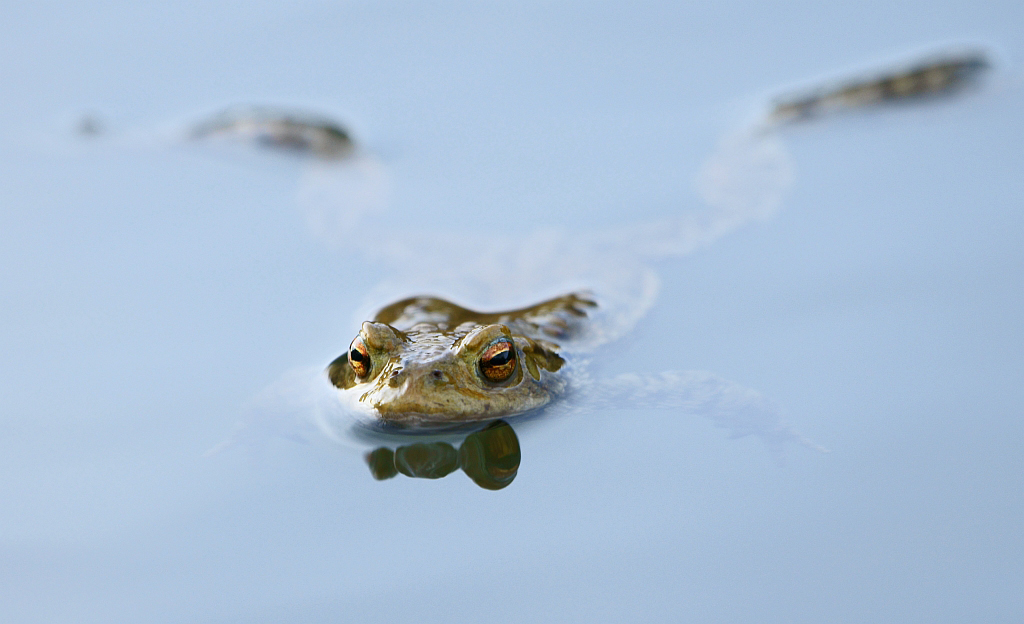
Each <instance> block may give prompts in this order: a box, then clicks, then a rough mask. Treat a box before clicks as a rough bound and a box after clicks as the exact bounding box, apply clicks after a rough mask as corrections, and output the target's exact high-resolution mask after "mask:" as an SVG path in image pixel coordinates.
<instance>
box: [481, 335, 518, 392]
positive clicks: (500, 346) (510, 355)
mask: <svg viewBox="0 0 1024 624" xmlns="http://www.w3.org/2000/svg"><path fill="white" fill-rule="evenodd" d="M515 370H516V349H515V347H514V346H512V343H511V342H509V341H508V340H505V339H499V340H496V341H494V342H493V343H491V346H489V347H487V348H486V349H485V350H484V352H483V355H481V356H480V372H481V373H483V376H484V377H486V378H487V379H488V380H489V381H494V382H499V381H505V380H506V379H508V378H509V377H511V376H512V373H514V372H515Z"/></svg>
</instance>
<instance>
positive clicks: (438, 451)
mask: <svg viewBox="0 0 1024 624" xmlns="http://www.w3.org/2000/svg"><path fill="white" fill-rule="evenodd" d="M521 458H522V455H521V453H520V449H519V438H518V437H516V432H515V431H514V430H513V429H512V426H511V425H509V424H508V423H507V422H505V421H503V420H497V421H494V422H492V423H491V424H489V425H487V426H486V427H484V428H483V429H481V430H480V431H476V432H474V433H471V434H469V435H468V436H466V439H465V440H463V442H462V444H461V445H460V446H459V448H458V450H456V449H455V447H453V446H452V445H451V444H448V443H447V442H428V443H424V442H420V443H416V444H407V445H403V446H399V447H398V448H396V449H394V450H392V449H391V448H388V447H386V446H382V447H379V448H377V449H375V450H373V451H371V452H369V453H367V454H366V463H367V465H369V467H370V474H372V475H373V478H374V479H377V480H378V481H383V480H385V479H390V478H392V477H395V476H397V475H398V473H402V474H404V475H405V476H407V477H412V478H416V479H440V478H442V477H446V476H448V475H449V474H451V473H453V472H455V471H456V470H458V469H459V468H462V471H463V472H465V473H466V475H467V476H469V478H470V479H472V480H473V481H474V482H475V483H476V484H477V485H479V486H480V487H482V488H484V489H485V490H500V489H503V488H506V487H508V486H509V485H510V484H511V483H512V480H513V479H515V478H516V474H517V473H518V472H519V462H520V460H521Z"/></svg>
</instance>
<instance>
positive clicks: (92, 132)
mask: <svg viewBox="0 0 1024 624" xmlns="http://www.w3.org/2000/svg"><path fill="white" fill-rule="evenodd" d="M104 130H105V128H104V127H103V121H102V120H101V119H100V118H99V116H98V115H94V114H91V113H87V114H85V115H82V116H81V118H79V120H78V123H77V124H75V133H77V134H78V135H79V136H83V137H90V138H91V137H95V136H99V135H101V134H103V132H104Z"/></svg>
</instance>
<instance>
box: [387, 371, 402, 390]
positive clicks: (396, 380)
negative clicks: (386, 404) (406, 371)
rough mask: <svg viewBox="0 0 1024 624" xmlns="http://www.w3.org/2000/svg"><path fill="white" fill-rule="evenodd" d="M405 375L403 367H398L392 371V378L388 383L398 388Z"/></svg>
mask: <svg viewBox="0 0 1024 624" xmlns="http://www.w3.org/2000/svg"><path fill="white" fill-rule="evenodd" d="M403 377H404V375H403V374H402V369H401V368H396V369H395V370H393V371H391V375H390V379H388V385H389V386H391V387H392V388H397V387H398V386H399V385H401V383H402V378H403Z"/></svg>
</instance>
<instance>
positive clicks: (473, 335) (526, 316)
mask: <svg viewBox="0 0 1024 624" xmlns="http://www.w3.org/2000/svg"><path fill="white" fill-rule="evenodd" d="M596 307H597V303H596V301H594V298H593V297H592V296H588V295H587V294H586V293H569V294H566V295H562V296H559V297H555V298H552V299H548V300H545V301H542V302H540V303H537V304H534V305H531V306H528V307H524V308H519V309H514V310H508V311H504V312H478V311H474V310H471V309H469V308H465V307H462V306H460V305H457V304H455V303H452V302H450V301H447V300H445V299H441V298H439V297H433V296H415V297H409V298H405V299H402V300H400V301H397V302H395V303H392V304H390V305H388V306H385V307H384V308H382V309H381V310H380V311H378V312H377V313H376V314H375V315H374V316H373V318H372V320H369V321H366V322H364V323H363V324H362V327H361V328H360V329H359V333H358V334H357V335H356V337H355V338H354V339H353V340H352V343H351V344H350V345H349V348H348V350H347V351H346V352H345V353H344V354H342V355H341V356H339V357H338V358H336V359H335V360H334V361H333V362H331V363H330V365H329V366H328V367H327V375H328V377H329V379H330V381H331V383H332V384H333V385H334V386H335V387H336V388H338V389H339V390H341V391H343V392H345V393H347V394H348V395H349V396H351V397H352V398H353V399H354V401H355V403H357V404H358V405H359V406H360V407H362V408H363V409H364V410H366V411H369V412H371V413H372V414H373V415H374V417H375V418H376V421H377V422H378V424H380V425H382V426H385V427H392V428H431V427H443V426H446V425H460V424H466V423H474V422H480V421H489V420H494V419H498V418H507V417H510V416H516V415H519V414H523V413H526V412H531V411H534V410H537V409H539V408H542V407H544V406H545V405H547V404H548V403H550V402H551V401H552V400H553V399H555V398H556V397H558V396H559V395H561V394H562V393H563V392H564V390H565V386H566V380H565V378H564V377H563V376H561V375H559V373H560V372H561V371H562V370H563V369H564V367H565V364H566V361H565V358H564V357H563V356H562V355H561V354H560V353H559V352H560V350H561V346H560V344H559V343H560V342H564V341H566V340H572V339H573V338H574V337H577V336H578V335H579V334H581V333H582V331H583V329H584V324H585V323H586V320H587V318H588V312H589V311H591V310H592V309H594V308H596Z"/></svg>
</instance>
